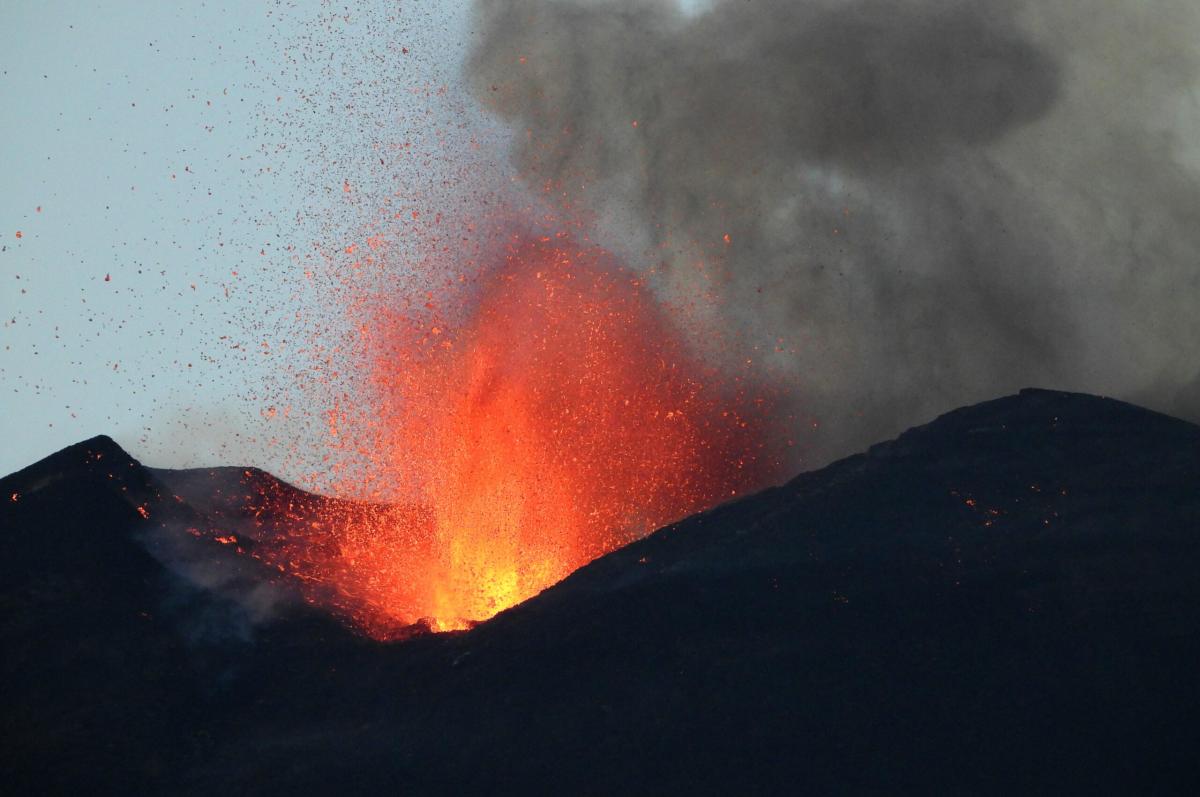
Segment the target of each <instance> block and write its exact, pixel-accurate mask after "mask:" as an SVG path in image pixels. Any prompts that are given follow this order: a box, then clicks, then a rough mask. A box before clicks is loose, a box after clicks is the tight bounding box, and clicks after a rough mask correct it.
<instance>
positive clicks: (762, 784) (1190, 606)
mask: <svg viewBox="0 0 1200 797" xmlns="http://www.w3.org/2000/svg"><path fill="white" fill-rule="evenodd" d="M0 486H2V490H3V493H2V495H3V510H2V512H0V541H2V545H3V556H2V557H0V578H2V581H0V601H2V603H0V606H2V610H0V612H2V614H0V617H2V620H0V629H2V630H0V643H2V645H3V651H4V653H3V665H4V685H5V690H4V693H5V697H4V701H3V715H4V721H3V729H4V740H3V750H4V753H3V763H2V768H3V777H4V781H5V783H6V784H7V787H8V789H9V790H10V791H11V792H13V793H51V792H68V791H76V792H78V791H83V792H87V793H96V792H99V791H103V792H114V793H116V792H119V793H130V792H134V793H173V794H178V793H185V794H206V795H207V794H213V793H216V792H218V791H223V792H228V793H288V794H296V793H338V794H346V793H361V792H369V793H374V792H382V791H385V790H387V791H392V792H395V791H399V792H402V793H415V794H423V793H478V792H488V793H509V792H512V793H526V794H527V793H531V792H532V793H544V792H551V793H573V794H574V793H586V794H593V793H595V794H608V793H631V794H664V793H692V794H695V793H721V794H726V793H761V792H787V793H796V792H800V793H806V792H807V793H833V792H836V793H847V792H851V793H855V792H881V791H887V792H915V791H920V792H971V793H1013V792H1017V791H1033V792H1052V791H1053V792H1062V791H1064V790H1068V791H1082V790H1100V791H1104V792H1111V791H1117V792H1128V791H1134V790H1136V791H1138V792H1143V791H1154V792H1173V791H1184V790H1187V791H1192V790H1194V789H1195V788H1196V786H1197V785H1198V781H1200V764H1198V763H1197V760H1196V757H1195V755H1194V750H1195V730H1194V729H1195V727H1196V722H1197V720H1198V719H1200V688H1198V680H1200V679H1197V676H1196V671H1195V670H1196V662H1197V661H1200V586H1197V584H1198V582H1197V579H1196V573H1197V572H1198V569H1200V536H1198V535H1200V428H1198V427H1196V426H1194V425H1191V424H1189V423H1186V422H1184V421H1180V420H1176V419H1173V418H1170V417H1167V416H1164V415H1159V414H1156V413H1153V412H1150V411H1148V410H1144V409H1140V408H1138V407H1134V406H1131V405H1128V404H1124V403H1121V402H1118V401H1114V400H1110V399H1104V398H1097V397H1093V396H1087V395H1080V394H1070V393H1061V392H1052V391H1043V390H1027V391H1024V392H1022V393H1021V394H1019V395H1015V396H1009V397H1005V398H1000V399H997V400H994V401H990V402H987V403H984V404H980V405H976V406H972V407H967V408H964V409H960V410H957V411H955V412H952V413H949V414H947V415H944V416H942V417H940V418H938V419H937V420H935V421H933V422H932V423H930V424H928V425H926V426H922V427H918V428H915V429H912V430H910V431H908V432H906V433H905V434H903V435H901V436H900V437H899V438H897V439H895V440H892V441H890V442H885V443H881V444H879V445H876V446H874V447H872V448H871V449H870V450H869V451H867V452H865V453H862V454H859V455H857V456H853V457H850V458H848V459H845V460H842V461H840V462H837V463H835V464H833V465H830V466H829V467H826V468H824V469H822V470H819V471H815V472H810V473H804V474H801V475H800V476H797V477H796V478H794V479H793V480H791V481H790V482H788V483H787V484H785V485H783V486H780V487H777V488H772V489H769V490H766V491H765V492H761V493H758V494H756V495H752V496H748V497H743V498H739V499H737V500H734V501H732V502H729V503H725V504H723V505H720V506H718V507H716V508H715V509H712V510H709V511H707V512H703V513H701V514H698V515H694V516H692V517H689V518H687V519H685V520H682V521H680V522H677V523H674V524H672V525H670V526H667V527H666V528H662V529H660V530H659V531H657V532H655V533H653V534H650V535H649V536H647V537H645V538H643V539H640V540H638V541H635V542H633V543H631V544H628V545H626V546H624V547H622V548H619V549H618V550H615V551H613V552H611V553H608V554H607V555H604V556H602V557H600V558H599V559H596V560H595V561H593V562H591V563H590V564H588V565H586V566H584V567H582V568H580V569H578V570H577V571H575V572H574V573H573V574H571V575H570V576H569V577H567V578H566V579H564V580H562V581H561V582H559V583H558V584H556V585H554V586H552V587H550V588H549V589H546V590H545V591H543V592H541V593H540V594H538V595H536V596H535V597H533V598H531V599H529V600H527V601H525V602H523V603H520V604H518V605H517V606H515V607H513V608H511V609H508V610H507V611H503V612H501V613H500V614H498V615H497V616H495V617H494V618H492V619H490V620H488V621H486V622H483V623H480V624H478V625H475V626H474V627H473V628H471V629H470V630H465V631H454V632H449V633H433V632H432V631H431V628H430V626H429V625H428V624H423V623H421V622H416V623H413V624H410V625H409V626H406V627H405V628H402V629H401V628H397V629H394V633H392V634H390V635H389V639H391V640H392V641H387V642H385V641H380V640H379V639H377V638H371V637H370V636H367V635H365V634H363V633H362V630H361V628H359V627H356V626H355V624H354V622H353V613H354V610H355V606H354V605H353V601H348V599H347V597H346V596H345V595H339V593H338V591H337V589H336V583H337V579H336V578H333V577H332V576H333V575H336V574H325V575H330V576H331V577H330V578H328V579H326V578H315V577H313V574H314V571H313V569H312V568H311V567H301V566H299V565H302V564H304V563H298V565H297V566H295V567H290V566H289V563H288V562H286V561H282V560H281V559H280V558H279V556H278V555H277V554H278V552H280V551H286V552H288V555H292V554H294V553H295V552H296V551H303V550H315V549H313V548H311V546H319V545H320V544H329V543H328V541H327V540H326V541H325V542H324V543H323V542H322V540H323V539H324V538H323V537H322V536H321V534H320V531H321V530H320V529H314V528H313V527H312V526H311V524H309V525H307V526H306V525H305V523H306V521H307V519H309V518H319V517H328V516H329V514H330V512H329V510H330V508H331V503H330V502H333V501H334V500H335V499H330V498H325V497H321V496H317V495H313V494H310V493H306V492H304V491H302V490H299V489H297V488H294V487H291V486H290V485H287V484H285V483H284V482H282V481H279V480H278V479H275V478H274V477H273V476H271V475H269V474H267V473H264V472H262V471H257V470H253V469H243V468H217V469H205V470H195V471H164V470H155V469H152V468H148V467H145V466H143V465H142V464H140V463H138V462H137V461H136V460H134V459H133V458H132V457H131V456H129V455H128V454H127V453H126V452H124V451H123V450H122V449H121V448H120V447H119V446H118V445H117V444H116V443H115V442H113V441H112V440H111V439H109V438H106V437H97V438H94V439H92V440H88V441H85V442H83V443H80V444H77V445H75V446H72V447H70V448H67V449H65V450H63V451H60V452H58V453H57V454H54V455H52V456H50V457H48V458H47V459H45V460H43V461H41V462H39V463H37V464H34V465H32V466H30V467H28V468H26V469H24V470H22V471H20V472H18V473H15V474H13V475H11V476H8V477H7V478H5V479H3V480H2V484H0ZM264 496H269V497H270V499H271V500H270V501H269V502H264V501H263V500H259V499H262V498H263V497H264ZM248 507H253V509H248ZM334 508H335V509H336V510H337V513H340V514H341V515H344V516H355V513H358V514H359V515H361V516H362V517H378V516H379V513H381V512H383V513H387V512H395V513H401V514H403V515H404V516H405V517H407V518H408V521H407V523H408V526H410V527H412V526H419V525H420V524H421V523H422V522H425V521H423V520H422V519H421V518H422V515H421V513H422V512H423V511H424V510H422V508H421V507H416V506H414V507H379V506H372V505H367V504H354V503H352V502H343V503H342V504H339V505H337V506H336V507H334ZM301 538H303V539H305V540H307V541H308V543H309V545H310V548H303V547H297V546H294V545H285V544H284V542H286V541H288V540H292V541H294V540H297V539H301ZM332 558H336V557H332ZM330 559H331V557H325V558H323V559H321V561H329V560H330ZM295 573H302V574H304V575H305V576H306V578H298V577H296V576H295ZM318 575H321V574H318Z"/></svg>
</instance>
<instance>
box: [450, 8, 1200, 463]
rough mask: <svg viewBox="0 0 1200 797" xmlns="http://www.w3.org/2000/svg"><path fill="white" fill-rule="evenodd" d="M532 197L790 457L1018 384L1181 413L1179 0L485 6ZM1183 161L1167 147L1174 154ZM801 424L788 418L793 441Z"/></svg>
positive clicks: (1184, 262)
mask: <svg viewBox="0 0 1200 797" xmlns="http://www.w3.org/2000/svg"><path fill="white" fill-rule="evenodd" d="M476 23H477V24H476V30H477V31H478V33H479V35H478V40H477V41H478V43H477V46H476V49H475V51H474V52H473V54H472V57H471V58H470V60H469V63H468V67H467V72H468V79H469V81H470V83H471V86H472V89H473V91H474V92H475V93H476V96H478V97H479V98H480V99H481V100H482V101H483V102H484V103H485V104H486V105H487V106H488V107H489V108H490V109H492V110H493V111H494V112H495V113H497V114H498V115H499V116H500V117H501V118H502V119H504V120H505V121H506V122H507V123H508V124H509V125H511V127H512V128H513V130H514V136H513V142H514V143H513V158H514V161H515V165H516V168H517V169H518V170H519V172H520V173H521V175H522V176H523V177H524V178H525V179H526V180H527V181H528V183H529V184H530V186H531V187H536V188H539V189H541V188H544V187H545V186H548V185H553V186H554V189H555V191H557V192H558V193H559V194H560V195H565V196H567V197H569V199H570V201H571V203H572V206H573V207H575V208H577V209H578V208H587V209H588V210H589V212H591V213H593V214H594V215H595V218H596V219H597V220H598V221H597V225H598V229H597V233H596V235H597V238H598V239H599V241H600V242H601V243H602V244H604V245H605V246H608V247H609V248H612V249H614V250H617V251H619V252H621V253H622V254H624V255H625V256H626V257H627V258H628V259H629V260H630V261H631V262H633V263H641V264H645V265H646V267H647V268H648V270H650V271H651V272H652V274H653V276H654V281H655V284H656V286H657V289H658V290H659V291H660V294H661V295H662V296H663V297H664V298H665V299H667V300H669V301H671V302H674V303H675V304H676V305H682V304H684V303H686V302H688V301H690V300H691V298H692V297H695V296H713V295H715V297H716V299H715V301H714V302H713V303H712V308H713V309H712V311H711V317H710V319H709V321H710V322H712V323H714V324H716V325H717V328H719V329H720V330H721V331H722V332H723V335H721V336H720V338H721V339H722V340H724V341H726V342H728V341H730V340H732V341H736V344H735V345H728V343H726V344H724V345H722V347H721V348H720V350H719V351H717V352H709V354H710V355H712V356H724V357H732V358H737V359H738V360H739V361H740V360H741V359H743V358H744V357H746V356H750V355H751V354H753V356H757V357H760V358H764V359H765V360H766V363H765V365H766V366H767V367H768V368H770V369H772V370H774V371H775V372H776V373H779V374H782V375H784V376H785V377H786V378H787V379H788V381H794V382H795V384H796V385H797V387H796V392H795V403H796V406H795V409H796V410H797V411H798V412H799V413H800V415H801V417H804V418H812V419H816V420H819V421H820V422H821V425H820V431H819V432H815V433H812V436H811V437H810V438H808V439H807V442H806V443H805V451H806V453H807V457H806V459H807V464H810V465H811V464H817V462H819V461H820V460H823V459H828V458H829V457H831V456H835V455H839V454H843V453H849V452H850V451H852V450H855V449H858V448H860V447H861V446H862V445H864V444H866V443H869V442H871V441H873V440H875V439H878V438H880V437H881V436H885V435H888V434H892V433H895V432H897V431H899V430H900V429H902V428H904V427H906V426H908V425H911V424H913V423H916V422H919V421H922V420H924V419H926V418H928V417H929V416H930V415H932V414H934V413H936V412H939V411H942V410H945V409H948V408H950V407H952V406H956V405H960V404H964V403H968V402H972V401H976V400H979V399H982V398H986V397H989V396H992V395H996V394H999V393H1003V392H1009V391H1013V390H1015V389H1017V388H1019V387H1022V386H1025V385H1029V384H1040V385H1048V386H1055V387H1062V388H1070V389H1076V390H1086V391H1092V392H1101V393H1109V394H1115V395H1117V396H1120V397H1123V398H1127V399H1132V400H1135V401H1141V402H1144V403H1147V404H1149V405H1151V406H1154V407H1156V408H1160V409H1164V410H1167V411H1171V412H1175V413H1177V414H1181V415H1184V416H1185V417H1189V418H1192V419H1198V418H1200V358H1197V348H1198V345H1200V313H1197V312H1196V307H1197V306H1198V304H1200V277H1198V274H1200V187H1198V186H1200V182H1198V173H1200V169H1198V168H1197V164H1198V163H1200V146H1198V145H1196V144H1195V143H1194V142H1196V141H1200V135H1197V133H1200V110H1198V107H1200V89H1198V88H1197V86H1198V85H1200V84H1198V80H1197V74H1198V65H1200V7H1197V6H1196V5H1195V4H1194V3H1193V2H1191V1H1190V0H1166V1H1165V2H1157V3H1154V4H1145V3H1141V2H1138V1H1137V0H1120V1H1118V0H1087V2H1084V0H1039V1H1038V2H1036V3H1035V2H1019V1H1017V0H1013V1H1012V2H1009V1H1007V0H987V2H984V1H983V0H979V1H978V2H951V1H950V0H940V1H938V0H919V1H917V0H913V1H909V2H902V1H901V2H896V1H891V2H879V1H875V0H841V1H835V0H814V1H813V2H797V1H796V0H786V1H782V0H781V1H780V2H764V1H763V0H755V2H744V0H731V1H730V2H715V3H712V4H709V5H708V6H707V7H706V9H705V10H703V11H701V12H698V13H694V14H685V13H684V12H683V11H682V10H681V8H680V7H679V6H677V5H676V4H674V3H670V2H632V1H629V2H582V1H577V2H535V1H534V0H489V2H486V3H479V4H478V6H477V9H476ZM1189 147H1190V149H1189ZM805 426H806V427H807V426H808V424H805Z"/></svg>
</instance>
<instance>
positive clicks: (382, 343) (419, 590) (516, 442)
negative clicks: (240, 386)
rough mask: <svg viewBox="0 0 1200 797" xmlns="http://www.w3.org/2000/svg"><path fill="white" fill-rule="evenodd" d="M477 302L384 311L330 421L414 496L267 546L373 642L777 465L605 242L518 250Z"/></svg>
mask: <svg viewBox="0 0 1200 797" xmlns="http://www.w3.org/2000/svg"><path fill="white" fill-rule="evenodd" d="M471 295H472V301H471V303H470V306H469V307H468V308H467V309H466V310H465V311H463V312H462V313H460V314H459V317H458V318H454V317H451V316H452V315H453V314H445V315H443V314H442V313H440V312H439V311H438V309H437V308H436V306H435V305H434V303H432V302H431V303H426V304H424V305H423V306H421V307H420V309H419V310H418V311H412V310H411V309H410V310H406V311H387V312H376V313H375V314H374V315H373V317H372V321H371V323H370V324H369V325H368V326H367V327H366V328H365V329H364V335H365V339H366V340H367V343H366V348H365V351H366V353H367V362H368V366H369V367H368V369H367V370H368V374H369V376H368V378H367V380H366V385H367V387H366V389H365V392H366V393H368V394H369V399H368V398H367V397H365V396H364V397H363V401H361V402H360V403H361V406H358V405H356V406H353V407H348V406H347V404H349V403H350V402H348V400H346V399H343V400H342V401H340V402H339V406H338V407H336V408H334V409H333V410H331V412H330V414H329V426H330V434H331V436H332V437H333V438H334V439H336V440H338V441H340V442H339V444H340V445H343V446H345V447H347V448H354V449H355V450H356V451H357V452H358V453H359V454H365V455H366V456H367V457H368V458H369V460H370V465H371V468H370V469H371V479H372V480H373V483H374V485H375V488H378V487H379V485H384V486H385V487H387V488H388V489H389V490H390V491H391V492H392V493H393V494H405V495H407V496H409V497H410V503H408V504H406V505H403V506H401V505H400V504H393V505H391V506H382V505H380V506H379V507H378V509H376V510H373V511H367V510H366V509H362V508H361V507H362V506H365V505H361V504H360V505H359V506H360V508H358V509H354V510H346V511H343V510H342V509H337V508H335V509H334V510H332V511H323V514H324V515H325V517H323V518H322V520H321V521H320V522H314V523H312V524H311V525H312V526H313V527H314V528H313V529H311V530H307V531H306V532H305V534H306V535H307V536H297V535H292V536H290V537H288V538H287V539H283V538H280V539H279V540H277V541H276V542H275V543H274V544H273V545H267V546H266V547H265V548H263V550H264V551H266V554H265V558H266V559H267V561H268V563H270V564H272V565H273V566H278V567H279V568H280V569H281V570H287V571H289V572H291V573H293V574H294V575H296V576H298V577H299V578H301V579H305V580H311V581H314V582H320V583H322V584H325V585H328V584H331V583H332V584H334V585H335V587H336V593H337V597H336V600H335V601H334V602H335V603H337V604H339V605H341V606H342V607H344V608H346V609H347V610H348V611H349V612H350V613H351V615H352V617H353V619H354V621H355V622H356V623H357V624H358V625H359V626H360V627H362V628H363V629H364V630H365V631H367V632H368V633H370V634H371V635H373V636H377V637H387V636H389V635H393V634H394V633H395V629H397V628H399V627H402V626H404V625H405V624H410V623H414V622H416V621H418V620H420V619H424V620H425V621H426V623H427V624H428V625H429V626H430V627H432V628H435V629H439V630H446V629H457V628H464V627H467V626H469V625H470V624H471V623H472V622H474V621H479V620H484V619H487V618H489V617H491V616H493V615H494V614H496V613H497V612H499V611H502V610H504V609H506V608H508V607H510V606H512V605H514V604H516V603H518V602H520V601H522V600H525V599H527V598H529V597H531V596H533V595H535V594H537V593H538V592H539V591H541V590H542V589H545V588H546V587H548V586H550V585H552V584H554V583H555V582H557V581H558V580H560V579H562V578H563V577H565V576H567V575H568V574H570V573H571V572H572V571H573V570H575V569H577V568H579V567H581V566H582V565H584V564H586V563H588V562H589V561H591V560H593V559H595V558H596V557H598V556H600V555H602V554H604V553H606V552H608V551H611V550H613V549H614V548H617V547H619V546H621V545H623V544H625V543H628V542H630V541H632V540H634V539H637V538H638V537H641V536H643V535H645V534H647V533H649V532H650V531H653V530H654V529H656V528H658V527H660V526H663V525H665V524H667V523H670V522H672V521H674V520H676V519H679V518H681V517H683V516H685V515H688V514H691V513H694V512H697V511H700V510H703V509H706V508H709V507H711V506H714V505H715V504H717V503H720V502H722V501H726V500H729V499H731V498H733V497H735V496H738V495H740V494H742V493H744V492H746V491H750V490H754V489H759V488H761V487H764V486H766V485H767V484H769V483H770V482H772V481H773V480H774V479H775V478H777V476H778V475H779V472H778V469H779V462H778V454H779V452H778V451H774V450H770V449H768V447H767V444H766V442H765V441H766V440H767V439H768V431H769V430H768V428H767V421H766V418H767V417H768V416H767V412H768V409H769V408H768V406H767V403H766V401H765V400H764V396H763V395H762V393H761V391H760V390H759V391H757V392H756V389H755V388H753V387H752V386H751V383H750V382H749V381H747V380H746V379H745V378H744V377H743V376H736V375H735V376H732V377H731V376H721V375H720V374H718V372H717V371H716V370H715V369H714V368H712V367H710V366H708V365H706V364H704V363H702V362H701V361H700V360H699V359H698V358H697V357H696V356H695V355H694V354H693V353H692V352H691V351H690V350H689V347H688V345H687V342H686V339H685V336H684V335H683V334H682V333H681V331H680V330H679V329H678V328H677V327H676V326H674V325H673V324H672V323H671V322H670V321H669V319H668V318H667V317H666V315H665V314H664V312H663V310H662V309H661V307H660V305H659V303H658V301H657V299H656V298H655V297H654V296H653V294H652V293H651V292H650V290H649V289H648V288H646V287H645V286H644V285H643V283H642V280H641V279H640V278H639V276H638V275H637V274H636V273H635V272H631V271H629V270H626V269H623V268H621V267H620V266H619V265H617V264H616V263H615V262H614V261H613V259H612V258H611V256H609V255H608V254H606V253H605V252H603V251H601V250H598V249H595V248H590V247H582V246H575V245H571V244H566V243H564V242H563V241H561V240H559V241H551V240H548V239H541V240H534V241H525V242H520V243H517V244H514V245H513V246H512V247H511V248H510V250H509V252H508V253H507V257H506V258H505V259H504V262H503V263H502V265H500V266H499V267H498V268H495V269H493V270H491V271H489V272H488V273H487V274H486V275H485V276H483V277H481V278H480V279H479V280H478V283H477V284H476V285H474V286H473V291H472V294H471ZM364 427H366V429H367V431H366V433H364ZM364 441H369V442H364ZM359 492H360V493H361V492H363V491H361V490H360V491H359ZM318 532H319V533H324V534H326V535H327V536H326V537H324V538H323V539H324V540H325V542H324V544H322V545H316V544H314V543H313V542H312V540H313V539H315V537H314V536H313V535H314V534H317V533H318ZM314 594H316V593H314ZM322 600H328V599H327V598H325V599H322Z"/></svg>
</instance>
